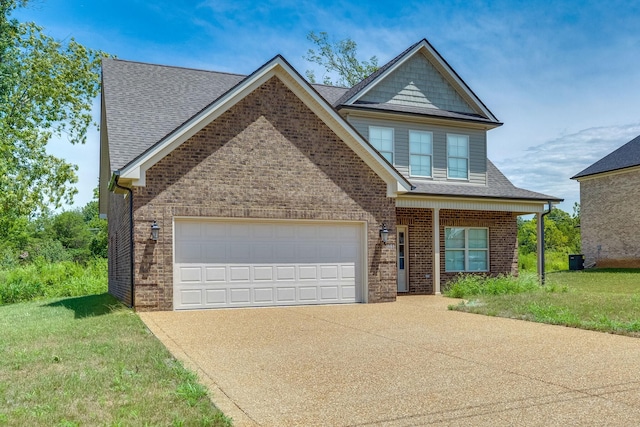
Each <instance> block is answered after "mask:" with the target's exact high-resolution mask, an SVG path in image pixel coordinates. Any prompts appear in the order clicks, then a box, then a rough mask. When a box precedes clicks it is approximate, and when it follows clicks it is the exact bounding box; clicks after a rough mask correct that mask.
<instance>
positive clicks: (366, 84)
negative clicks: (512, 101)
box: [334, 39, 502, 126]
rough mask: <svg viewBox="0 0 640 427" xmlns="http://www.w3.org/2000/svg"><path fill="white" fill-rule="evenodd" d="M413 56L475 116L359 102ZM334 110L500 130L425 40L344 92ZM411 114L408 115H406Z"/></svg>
mask: <svg viewBox="0 0 640 427" xmlns="http://www.w3.org/2000/svg"><path fill="white" fill-rule="evenodd" d="M416 55H423V56H424V58H425V59H426V60H427V61H428V62H429V63H430V64H432V65H433V66H434V67H435V68H436V69H437V70H438V72H439V73H440V75H441V76H442V77H443V78H444V79H445V80H446V81H447V83H448V84H450V85H451V86H452V87H453V88H454V90H455V91H456V93H457V94H458V95H460V96H461V97H462V98H463V99H464V100H465V102H467V104H469V105H470V107H471V108H472V109H473V110H474V112H475V113H465V112H459V111H447V110H442V109H437V108H425V107H404V106H400V105H393V104H388V103H371V102H363V101H362V100H361V98H362V97H363V96H364V95H365V94H367V93H368V92H369V91H370V90H372V89H373V88H374V87H376V85H379V84H380V83H381V82H382V81H384V80H385V78H386V77H388V76H389V75H390V74H392V73H393V72H394V71H395V70H397V69H398V68H399V67H400V66H402V64H404V63H406V62H407V61H408V60H410V59H411V58H413V57H415V56H416ZM334 106H336V107H337V108H358V109H375V110H387V111H396V112H409V113H415V114H421V115H432V116H438V117H445V118H454V119H461V120H468V121H480V122H485V123H490V124H493V125H494V126H501V125H502V123H501V122H500V121H499V120H498V119H497V118H496V117H495V115H494V114H493V113H492V112H491V111H490V110H489V108H487V106H486V105H485V104H484V103H483V102H482V101H481V100H480V98H478V97H477V96H476V94H475V93H474V92H473V91H472V90H471V88H470V87H469V86H468V85H467V84H466V83H465V82H464V80H462V78H461V77H460V76H459V75H458V73H456V71H455V70H454V69H453V68H451V66H450V65H449V63H448V62H447V61H446V60H445V59H444V58H443V57H442V56H441V55H440V53H438V51H437V50H436V49H435V48H434V47H433V46H432V45H431V44H430V43H429V42H428V41H427V40H426V39H422V40H420V41H419V42H417V43H415V44H413V45H412V46H410V47H409V48H407V49H406V50H405V51H404V52H402V53H401V54H399V55H398V56H396V57H395V58H393V59H392V60H391V61H389V62H387V63H386V64H384V65H383V66H382V67H380V68H379V69H378V70H377V71H376V72H374V73H373V74H371V75H370V76H368V77H367V78H365V79H364V80H362V81H361V82H360V83H358V84H356V85H355V86H353V87H352V88H351V89H349V90H347V91H346V92H345V93H344V94H343V95H342V96H341V97H340V99H338V100H337V101H336V102H335V104H334ZM408 110H411V111H408Z"/></svg>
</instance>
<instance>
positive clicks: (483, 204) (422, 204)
mask: <svg viewBox="0 0 640 427" xmlns="http://www.w3.org/2000/svg"><path fill="white" fill-rule="evenodd" d="M559 202H561V200H524V199H498V198H480V197H447V196H412V195H402V196H399V197H398V198H397V199H396V207H398V208H420V209H454V210H468V211H494V212H514V213H518V214H522V215H524V214H535V213H543V212H545V211H546V210H547V206H548V205H549V203H551V205H555V204H557V203H559Z"/></svg>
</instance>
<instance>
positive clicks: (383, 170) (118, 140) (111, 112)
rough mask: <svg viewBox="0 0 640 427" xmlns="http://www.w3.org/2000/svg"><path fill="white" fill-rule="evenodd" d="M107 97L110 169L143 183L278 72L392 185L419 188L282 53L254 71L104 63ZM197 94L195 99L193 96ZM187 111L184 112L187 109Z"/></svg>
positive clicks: (334, 94) (393, 189) (392, 190)
mask: <svg viewBox="0 0 640 427" xmlns="http://www.w3.org/2000/svg"><path fill="white" fill-rule="evenodd" d="M104 64H105V65H106V66H105V67H104V69H103V82H104V83H105V84H104V85H103V102H104V105H105V109H106V112H107V114H105V116H106V118H105V121H106V129H107V133H108V144H109V158H110V168H111V170H112V171H115V170H118V171H119V173H120V175H119V177H120V178H122V179H129V180H131V181H133V182H135V183H137V185H144V182H145V173H146V170H147V169H149V168H150V167H151V166H153V165H154V164H155V163H156V162H157V161H159V160H160V159H161V158H163V157H164V156H166V155H167V154H168V153H170V152H171V151H172V150H173V149H175V148H176V147H177V146H179V145H180V144H182V143H183V142H184V141H186V140H187V139H188V138H190V137H191V136H192V135H194V134H195V133H196V132H197V131H199V130H200V129H202V128H203V127H204V126H206V125H207V124H208V123H210V122H211V121H213V120H215V119H216V118H217V117H218V116H220V115H221V114H222V113H224V112H225V111H226V110H228V109H229V108H231V107H232V106H233V105H235V103H237V102H238V101H239V100H240V99H242V98H244V97H245V96H246V95H248V94H249V93H251V92H252V91H253V90H254V89H256V88H257V87H259V86H260V85H261V84H263V83H264V82H266V81H267V80H268V79H270V78H271V77H274V76H276V77H278V78H279V79H280V80H281V81H282V82H283V83H284V84H285V85H286V86H287V87H288V88H289V89H290V90H292V91H293V92H294V93H295V94H296V95H297V96H298V97H299V98H300V99H301V101H302V102H304V103H305V104H306V105H307V107H309V108H310V109H311V110H312V111H314V113H315V114H316V115H318V117H319V118H320V119H321V120H323V121H324V122H325V124H327V126H328V127H329V128H331V129H332V130H333V131H334V132H335V133H336V134H337V135H338V136H339V137H340V138H341V139H342V140H343V141H344V142H345V143H346V144H347V145H348V146H349V147H350V148H351V149H352V150H353V151H354V152H356V154H357V155H359V156H360V158H362V160H363V161H364V162H365V163H366V164H367V165H368V166H369V167H371V168H372V169H373V170H374V172H376V173H377V174H378V175H379V176H380V177H381V178H382V179H383V180H384V181H385V182H387V185H388V188H389V192H390V193H395V192H396V191H398V190H399V188H400V187H404V189H405V190H409V189H410V188H412V186H411V184H410V183H409V182H408V181H407V179H406V178H405V177H404V176H402V174H400V173H399V172H398V171H397V170H396V169H395V168H394V167H393V166H392V165H391V164H389V163H388V162H387V161H386V160H385V159H384V158H383V157H382V156H381V155H380V153H378V152H377V151H376V150H375V149H374V148H373V147H372V146H371V145H370V144H369V143H368V142H367V141H366V140H365V139H364V138H362V136H361V135H360V134H358V133H357V132H356V131H355V130H354V129H353V128H352V127H351V125H349V124H348V123H347V122H346V121H345V120H344V119H343V118H342V117H341V116H340V115H339V114H338V113H337V112H336V111H335V110H334V109H333V108H332V107H331V106H330V104H328V102H327V100H326V99H325V98H324V97H323V96H322V95H320V93H319V91H322V92H324V93H325V96H327V97H330V98H336V97H337V95H338V94H339V92H336V91H334V90H333V89H330V88H329V87H326V86H322V87H319V91H318V90H316V89H314V88H313V87H312V86H311V85H310V84H309V83H308V82H307V81H306V80H305V79H304V78H303V77H302V76H301V75H300V74H299V73H298V72H297V71H295V69H293V67H291V65H290V64H289V63H288V62H287V61H286V60H285V59H284V58H283V57H282V56H280V55H277V56H276V57H274V58H273V59H272V60H270V61H268V62H267V63H266V64H264V65H263V66H262V67H260V68H258V69H257V70H256V71H255V72H254V73H252V74H250V75H249V76H240V75H236V74H226V73H214V72H206V71H200V70H190V69H184V68H176V67H164V66H157V65H150V64H140V63H131V62H127V61H119V60H112V59H109V60H105V62H104ZM191 96H193V97H191ZM183 109H184V110H183Z"/></svg>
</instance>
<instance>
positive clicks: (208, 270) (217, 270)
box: [205, 267, 227, 283]
mask: <svg viewBox="0 0 640 427" xmlns="http://www.w3.org/2000/svg"><path fill="white" fill-rule="evenodd" d="M226 281H227V268H226V267H205V282H207V283H210V282H222V283H224V282H226Z"/></svg>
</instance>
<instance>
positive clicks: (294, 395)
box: [140, 296, 640, 426]
mask: <svg viewBox="0 0 640 427" xmlns="http://www.w3.org/2000/svg"><path fill="white" fill-rule="evenodd" d="M452 302H454V303H455V302H456V301H455V300H450V299H447V298H444V297H435V296H409V297H401V298H398V301H397V302H395V303H387V304H357V305H340V306H313V307H292V308H263V309H232V310H207V311H188V312H155V313H140V317H141V318H142V319H143V321H144V322H145V323H146V324H147V325H148V327H149V328H150V329H151V331H153V333H154V334H155V335H156V336H157V337H158V338H159V339H160V340H161V341H162V342H163V343H164V344H165V345H166V346H167V347H168V348H169V350H170V351H171V352H172V353H173V354H174V356H175V357H177V358H178V359H180V360H182V361H183V362H184V363H185V365H186V366H188V367H189V368H191V369H193V370H195V371H197V372H198V374H199V375H200V377H201V379H202V381H203V382H204V383H205V384H206V385H207V386H208V387H210V389H211V390H212V395H213V400H214V403H215V404H216V405H217V406H218V407H219V408H220V409H222V411H223V412H224V413H225V414H226V415H228V416H230V417H232V418H233V419H234V424H235V425H236V426H245V425H261V426H290V425H300V426H373V425H375V426H421V425H442V426H444V425H446V426H452V425H454V426H455V425H460V426H517V425H522V426H555V425H557V426H578V425H585V426H587V425H590V426H604V425H611V426H637V425H640V339H637V338H629V337H622V336H615V335H608V334H603V333H598V332H590V331H583V330H578V329H571V328H565V327H559V326H550V325H543V324H536V323H529V322H523V321H516V320H509V319H500V318H492V317H484V316H480V315H473V314H466V313H459V312H453V311H448V310H447V305H448V304H451V303H452Z"/></svg>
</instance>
